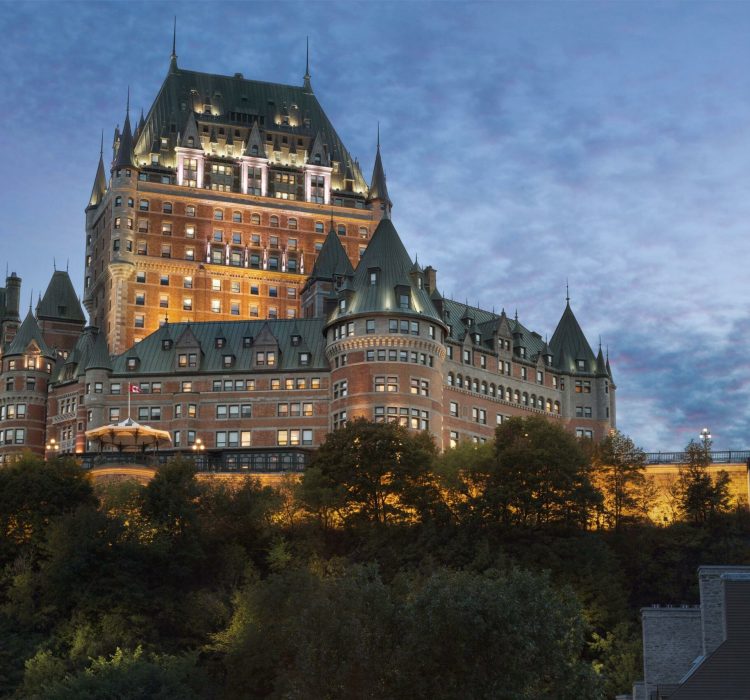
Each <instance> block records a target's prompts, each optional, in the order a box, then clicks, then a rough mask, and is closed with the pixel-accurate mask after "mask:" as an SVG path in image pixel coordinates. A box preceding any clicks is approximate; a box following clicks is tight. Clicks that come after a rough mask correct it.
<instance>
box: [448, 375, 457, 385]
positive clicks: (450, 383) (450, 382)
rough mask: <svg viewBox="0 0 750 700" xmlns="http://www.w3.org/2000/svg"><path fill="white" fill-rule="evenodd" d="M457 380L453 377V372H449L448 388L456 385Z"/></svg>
mask: <svg viewBox="0 0 750 700" xmlns="http://www.w3.org/2000/svg"><path fill="white" fill-rule="evenodd" d="M455 381H456V380H455V378H454V377H453V372H448V386H453V384H454V383H455Z"/></svg>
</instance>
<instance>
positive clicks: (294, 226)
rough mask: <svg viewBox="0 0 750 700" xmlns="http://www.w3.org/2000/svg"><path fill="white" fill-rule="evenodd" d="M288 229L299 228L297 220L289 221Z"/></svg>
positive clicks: (287, 223)
mask: <svg viewBox="0 0 750 700" xmlns="http://www.w3.org/2000/svg"><path fill="white" fill-rule="evenodd" d="M286 226H287V228H291V229H296V228H297V219H292V218H290V219H288V220H287V222H286Z"/></svg>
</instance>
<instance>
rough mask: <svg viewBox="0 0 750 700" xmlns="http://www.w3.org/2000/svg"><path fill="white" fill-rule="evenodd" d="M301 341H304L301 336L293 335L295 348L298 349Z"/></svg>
mask: <svg viewBox="0 0 750 700" xmlns="http://www.w3.org/2000/svg"><path fill="white" fill-rule="evenodd" d="M301 340H302V338H301V337H300V336H298V335H293V336H292V345H294V346H295V347H296V346H297V345H299V344H300V341H301Z"/></svg>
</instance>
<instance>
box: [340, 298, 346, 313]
mask: <svg viewBox="0 0 750 700" xmlns="http://www.w3.org/2000/svg"><path fill="white" fill-rule="evenodd" d="M339 311H346V299H339Z"/></svg>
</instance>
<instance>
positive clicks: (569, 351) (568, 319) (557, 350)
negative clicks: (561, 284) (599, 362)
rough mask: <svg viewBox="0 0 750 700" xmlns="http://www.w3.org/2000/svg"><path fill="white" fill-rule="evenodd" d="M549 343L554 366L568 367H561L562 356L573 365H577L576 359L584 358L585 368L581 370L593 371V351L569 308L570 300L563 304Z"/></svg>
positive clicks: (594, 362)
mask: <svg viewBox="0 0 750 700" xmlns="http://www.w3.org/2000/svg"><path fill="white" fill-rule="evenodd" d="M549 345H550V348H551V349H552V354H553V355H554V357H555V361H556V362H555V366H557V367H560V369H569V367H563V366H562V364H560V363H561V362H562V361H563V358H566V359H567V361H568V362H570V363H571V366H573V367H577V361H578V360H584V362H585V370H582V371H587V372H593V371H594V370H595V367H596V359H595V357H594V352H593V350H592V349H591V346H590V345H589V343H588V341H587V340H586V336H585V335H584V334H583V331H582V330H581V326H580V325H579V324H578V320H577V319H576V317H575V315H574V314H573V310H572V309H571V308H570V302H566V304H565V311H563V315H562V317H561V318H560V322H559V323H558V324H557V328H555V332H554V333H553V334H552V338H551V340H550V341H549Z"/></svg>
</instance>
